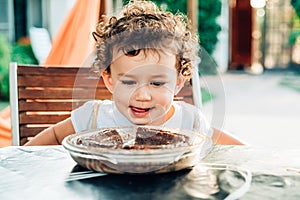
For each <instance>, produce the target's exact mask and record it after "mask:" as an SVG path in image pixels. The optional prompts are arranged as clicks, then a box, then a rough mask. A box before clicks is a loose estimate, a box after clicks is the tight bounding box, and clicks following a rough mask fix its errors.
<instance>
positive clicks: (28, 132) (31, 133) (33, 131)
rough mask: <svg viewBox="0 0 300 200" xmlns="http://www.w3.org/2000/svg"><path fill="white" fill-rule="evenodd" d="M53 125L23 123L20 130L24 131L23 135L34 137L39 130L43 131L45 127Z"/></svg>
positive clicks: (24, 136)
mask: <svg viewBox="0 0 300 200" xmlns="http://www.w3.org/2000/svg"><path fill="white" fill-rule="evenodd" d="M49 126H51V124H49V125H47V126H39V127H28V126H26V125H21V126H20V131H21V132H22V137H23V138H26V137H34V136H35V135H37V134H38V133H39V132H41V131H43V130H44V129H46V128H48V127H49Z"/></svg>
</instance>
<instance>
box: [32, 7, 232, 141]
mask: <svg viewBox="0 0 300 200" xmlns="http://www.w3.org/2000/svg"><path fill="white" fill-rule="evenodd" d="M186 21H187V20H186V18H185V16H183V15H181V14H172V13H170V12H165V11H161V10H159V8H158V7H157V6H156V5H155V4H154V3H152V2H150V1H131V2H130V3H129V4H127V5H126V6H125V7H124V8H123V10H122V11H121V16H119V17H115V16H113V17H111V18H109V19H107V20H104V21H102V22H100V23H99V24H98V26H97V28H96V31H95V32H93V36H94V38H95V40H96V44H97V45H96V59H95V61H94V63H93V65H92V69H93V70H94V71H95V72H96V73H99V74H100V75H101V76H102V78H103V80H104V83H105V86H106V87H107V89H108V90H109V91H110V92H111V93H112V100H104V101H89V102H87V103H85V104H84V105H83V106H81V107H79V108H78V109H76V110H74V111H72V113H71V117H70V118H68V119H66V120H64V121H62V122H60V123H58V124H56V125H54V126H52V127H49V128H47V129H45V130H44V131H42V132H41V133H40V134H38V135H37V136H36V137H34V138H33V139H32V140H30V141H29V142H28V143H27V144H26V145H45V144H47V145H50V144H61V142H62V140H63V139H64V138H65V137H66V136H68V135H70V134H73V133H76V132H80V131H84V130H89V129H93V128H104V127H116V126H133V125H153V126H163V127H171V128H181V129H190V130H195V131H198V132H201V133H204V134H206V135H207V138H211V137H212V132H213V131H212V129H211V128H210V126H209V124H208V123H207V121H206V119H205V117H204V116H203V114H202V112H201V110H199V109H197V108H196V107H195V106H193V105H191V104H188V103H184V102H178V101H176V102H175V101H173V98H174V95H176V94H177V93H178V92H179V91H180V89H181V88H182V86H183V84H184V82H185V81H187V80H189V79H190V78H191V76H192V68H193V67H197V65H198V63H199V60H200V59H199V57H198V50H199V45H198V44H199V43H198V37H197V35H196V34H195V33H193V32H191V30H190V29H189V27H188V25H187V23H186ZM222 137H223V138H225V139H226V136H222Z"/></svg>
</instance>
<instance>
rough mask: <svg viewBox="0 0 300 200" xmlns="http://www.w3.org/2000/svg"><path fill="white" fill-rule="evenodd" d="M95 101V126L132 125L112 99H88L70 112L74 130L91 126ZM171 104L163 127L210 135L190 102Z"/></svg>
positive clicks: (199, 113) (203, 119)
mask: <svg viewBox="0 0 300 200" xmlns="http://www.w3.org/2000/svg"><path fill="white" fill-rule="evenodd" d="M96 103H99V110H98V114H97V128H108V127H117V126H133V125H134V124H133V123H132V122H130V121H129V120H128V119H127V118H126V117H125V116H124V115H122V114H121V113H120V112H119V111H118V109H117V108H116V106H115V104H114V102H113V101H111V100H103V101H88V102H86V103H85V104H84V105H83V106H81V107H79V108H77V109H75V110H73V111H72V113H71V120H72V123H73V126H74V129H75V131H76V132H81V131H84V130H89V129H91V128H92V127H91V124H92V120H93V119H92V116H93V110H94V105H95V104H96ZM173 106H174V110H175V112H174V114H173V116H172V117H171V118H170V119H169V120H168V121H167V122H166V123H165V124H164V127H168V128H178V129H188V130H194V131H197V132H200V133H203V134H206V135H207V136H211V130H210V126H209V124H208V122H207V120H206V118H205V117H204V115H203V114H202V112H201V110H199V109H198V108H196V107H195V106H193V105H191V104H188V103H185V102H179V101H174V102H173Z"/></svg>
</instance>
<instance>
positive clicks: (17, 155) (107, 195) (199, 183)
mask: <svg viewBox="0 0 300 200" xmlns="http://www.w3.org/2000/svg"><path fill="white" fill-rule="evenodd" d="M299 158H300V149H295V150H291V149H290V150H279V149H277V150H275V149H263V148H251V147H246V146H216V147H215V148H214V149H213V151H212V152H211V153H210V154H209V155H208V156H207V157H206V158H205V159H204V160H203V161H202V163H200V164H199V165H198V166H195V167H194V168H193V169H187V170H182V171H178V172H172V173H166V174H149V175H106V174H101V173H94V172H89V171H88V170H86V169H84V168H82V167H80V166H78V165H77V164H76V163H75V162H74V161H73V160H72V158H71V157H70V155H69V154H68V152H67V151H66V150H65V149H64V148H63V147H62V146H37V147H5V148H1V149H0V174H1V176H2V177H1V179H0V199H43V200H46V199H72V200H73V199H75V200H76V199H109V200H111V199H172V200H175V199H224V198H226V197H228V196H230V194H232V193H234V191H236V190H237V189H238V188H240V187H241V186H242V185H243V184H244V182H245V180H244V178H243V177H242V176H241V174H239V173H238V172H239V170H243V169H248V170H250V171H251V172H252V183H251V186H250V188H249V190H247V191H246V193H245V194H243V196H242V197H241V198H240V199H255V198H257V199H300V192H299V188H300V174H299V172H297V170H296V169H299V168H300V159H299ZM205 163H208V164H205ZM226 164H228V165H226ZM218 166H219V167H220V166H222V167H221V168H219V169H218ZM224 166H227V167H228V168H227V170H225V169H223V168H224ZM234 168H235V169H236V170H231V169H234Z"/></svg>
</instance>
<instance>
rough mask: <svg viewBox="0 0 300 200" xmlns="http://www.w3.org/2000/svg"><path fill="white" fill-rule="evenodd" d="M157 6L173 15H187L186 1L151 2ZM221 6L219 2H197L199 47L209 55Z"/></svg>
mask: <svg viewBox="0 0 300 200" xmlns="http://www.w3.org/2000/svg"><path fill="white" fill-rule="evenodd" d="M153 2H155V3H156V4H157V5H158V6H160V7H166V9H167V10H168V11H171V12H173V13H176V12H181V13H184V14H187V0H176V1H174V0H153ZM221 8H222V4H221V2H220V0H209V1H198V32H199V37H200V44H201V46H202V47H203V48H204V49H205V50H206V51H207V52H208V53H209V54H210V55H211V54H212V52H213V50H214V48H215V45H216V43H217V42H218V37H217V36H218V33H219V32H220V31H221V27H220V26H219V24H218V23H217V22H216V19H217V17H218V16H219V15H220V14H221Z"/></svg>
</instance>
